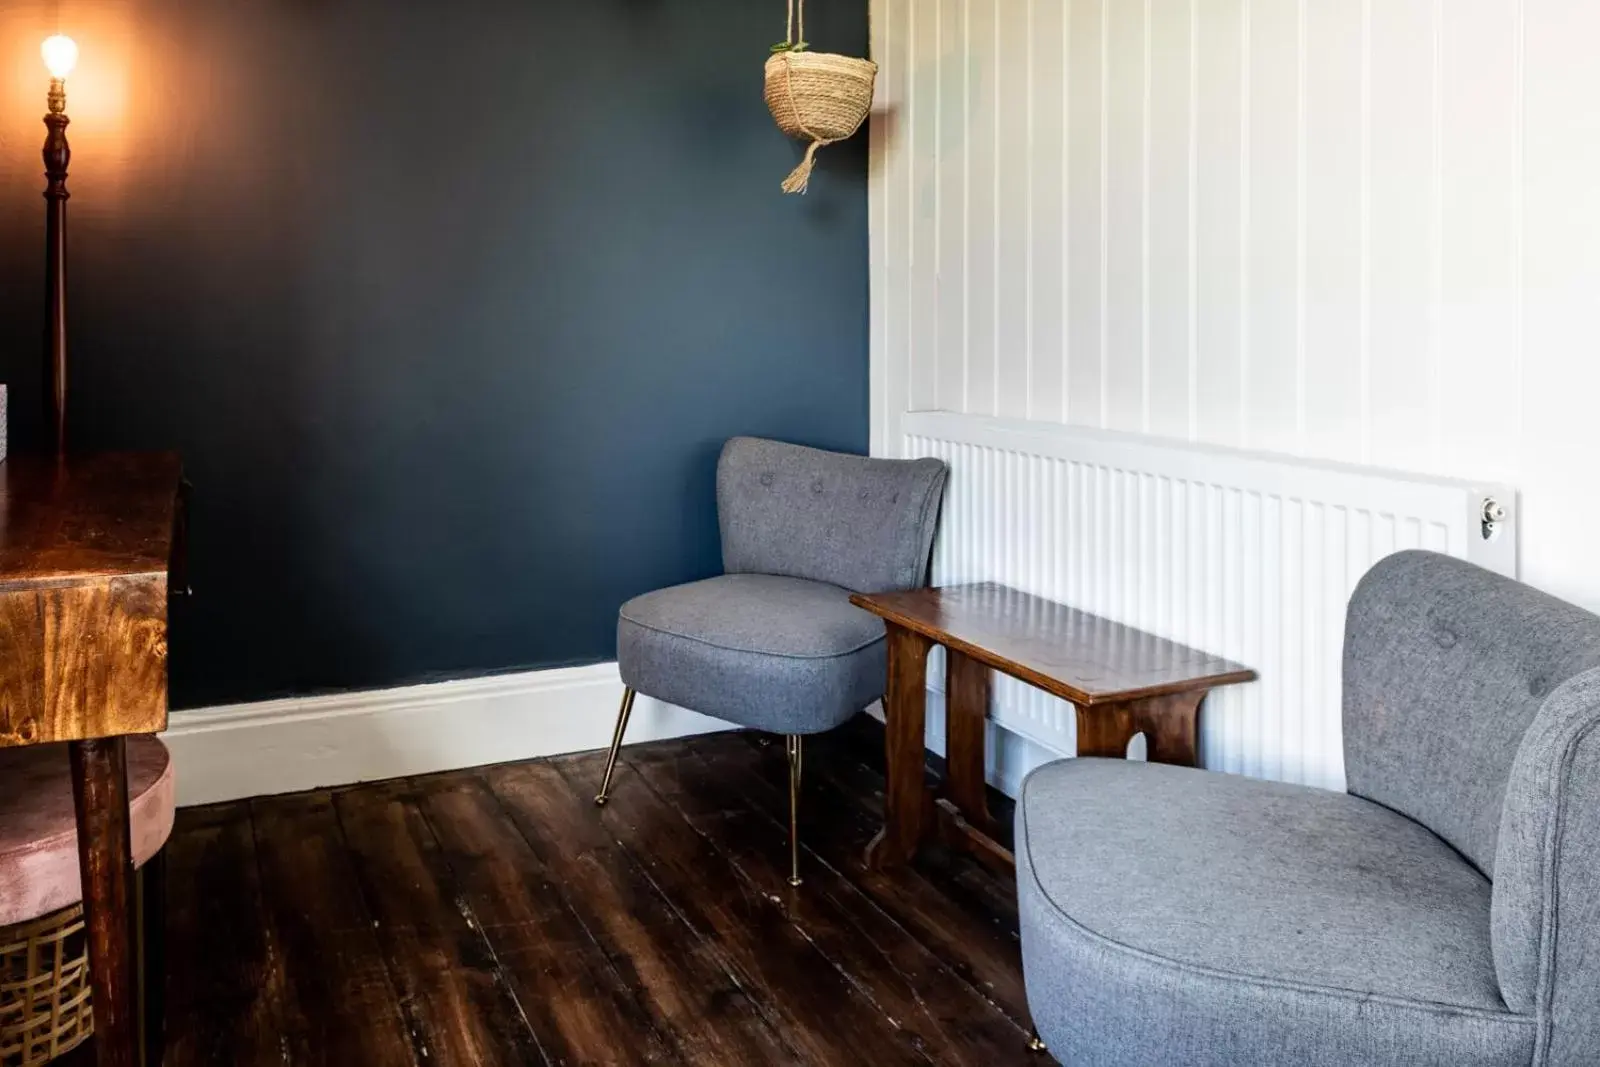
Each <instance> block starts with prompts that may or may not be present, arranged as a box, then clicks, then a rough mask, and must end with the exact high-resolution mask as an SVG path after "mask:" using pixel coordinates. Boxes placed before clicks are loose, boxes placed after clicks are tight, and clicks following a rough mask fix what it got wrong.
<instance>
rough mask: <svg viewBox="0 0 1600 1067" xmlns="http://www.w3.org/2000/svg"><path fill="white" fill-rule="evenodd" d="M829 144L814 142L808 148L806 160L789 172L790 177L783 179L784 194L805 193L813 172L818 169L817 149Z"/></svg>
mask: <svg viewBox="0 0 1600 1067" xmlns="http://www.w3.org/2000/svg"><path fill="white" fill-rule="evenodd" d="M827 143H828V142H827V141H812V142H811V144H810V145H808V146H807V147H806V155H805V158H804V159H802V160H801V161H800V165H799V166H798V167H796V168H794V170H791V171H790V172H789V176H788V177H787V178H785V179H783V191H784V192H786V193H801V194H803V193H805V191H806V186H808V185H810V184H811V172H812V171H813V170H814V169H816V166H817V149H819V148H821V147H823V146H824V145H826V144H827Z"/></svg>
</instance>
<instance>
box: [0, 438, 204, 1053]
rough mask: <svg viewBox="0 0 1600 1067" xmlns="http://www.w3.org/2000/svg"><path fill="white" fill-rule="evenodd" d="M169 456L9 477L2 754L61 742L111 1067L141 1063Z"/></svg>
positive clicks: (162, 675)
mask: <svg viewBox="0 0 1600 1067" xmlns="http://www.w3.org/2000/svg"><path fill="white" fill-rule="evenodd" d="M181 482H182V468H181V466H180V464H179V461H178V457H177V456H175V455H172V454H167V453H160V454H132V453H128V454H103V455H92V456H67V457H60V458H57V457H53V456H51V457H43V456H40V457H26V456H13V457H11V458H9V459H7V460H5V461H4V462H0V747H3V746H14V745H33V744H45V743H49V742H58V741H64V742H67V743H68V752H69V755H70V763H71V768H72V787H73V798H74V801H75V803H76V807H77V820H78V856H79V862H80V864H81V869H82V875H83V900H84V914H85V921H86V924H87V928H88V936H89V957H90V971H91V982H92V989H93V996H94V1017H95V1033H96V1038H95V1042H96V1052H97V1059H98V1062H99V1063H100V1064H101V1065H102V1067H107V1065H116V1067H133V1065H134V1064H137V1063H138V1062H139V1053H138V1044H137V1042H138V1024H137V1018H136V1014H135V1012H136V1007H135V983H134V958H133V951H132V946H131V939H130V925H129V912H130V906H131V901H132V899H133V862H132V855H131V849H130V842H129V831H128V782H127V756H126V749H125V738H126V737H127V735H129V734H153V733H157V732H159V731H161V730H163V729H165V728H166V725H167V596H168V591H169V583H173V584H174V585H176V586H177V587H178V588H182V587H183V586H182V578H181V575H180V576H179V577H178V578H177V579H176V581H174V574H175V571H178V572H181V566H182V555H183V545H182V528H183V515H182V507H181V501H180V486H181Z"/></svg>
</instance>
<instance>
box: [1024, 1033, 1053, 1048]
mask: <svg viewBox="0 0 1600 1067" xmlns="http://www.w3.org/2000/svg"><path fill="white" fill-rule="evenodd" d="M1028 1051H1029V1052H1049V1051H1050V1050H1049V1048H1048V1047H1046V1045H1045V1043H1044V1042H1043V1041H1041V1040H1039V1033H1038V1031H1034V1032H1033V1033H1031V1034H1029V1035H1028Z"/></svg>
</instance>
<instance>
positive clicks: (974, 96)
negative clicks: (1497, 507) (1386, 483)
mask: <svg viewBox="0 0 1600 1067" xmlns="http://www.w3.org/2000/svg"><path fill="white" fill-rule="evenodd" d="M875 3H876V8H877V10H878V11H879V12H880V13H886V14H888V15H889V22H890V24H891V26H893V25H897V24H898V23H900V22H906V21H909V20H908V19H907V18H906V16H905V14H904V9H905V8H906V7H907V5H908V4H911V3H912V0H875ZM915 6H917V14H916V18H917V19H923V18H924V17H925V16H926V17H932V16H933V13H934V12H935V10H936V9H937V11H938V12H939V14H940V18H941V26H942V27H943V29H941V30H940V34H941V36H940V37H939V41H940V48H941V50H942V51H941V63H942V69H943V70H944V71H945V74H944V75H941V77H940V78H939V84H938V86H937V87H936V88H935V89H933V90H929V91H928V93H927V94H926V95H924V84H925V83H924V82H921V81H913V82H911V83H909V84H908V86H907V91H908V92H909V93H910V95H911V97H912V99H910V100H908V101H907V103H908V104H909V106H910V107H911V109H912V110H913V111H915V110H916V109H917V108H923V107H929V108H934V109H937V110H938V112H939V115H940V116H941V120H940V121H937V122H931V123H929V129H931V130H936V132H937V142H938V145H937V149H936V150H935V148H934V147H932V146H931V144H930V143H929V142H928V141H927V140H925V139H924V137H923V134H922V133H920V132H917V133H916V135H915V136H914V137H913V136H910V135H907V136H885V137H883V138H880V139H879V140H877V141H876V142H875V145H876V146H877V147H876V151H878V152H879V153H881V155H882V156H883V157H884V164H885V165H880V166H878V167H877V168H875V170H874V181H875V182H877V183H879V184H880V185H881V192H882V195H883V197H884V201H885V203H884V207H883V210H882V211H881V212H877V213H875V214H874V216H873V225H874V226H877V225H878V222H879V219H880V218H881V219H882V220H883V222H884V225H885V227H886V230H887V232H886V233H885V234H884V235H883V237H882V239H877V235H875V239H874V243H873V250H874V256H875V257H877V258H878V259H880V260H881V261H880V262H876V263H875V269H876V270H877V271H879V272H880V273H881V276H882V277H883V279H884V283H883V289H884V291H885V292H886V293H888V294H889V296H890V301H889V303H888V305H887V316H888V318H889V319H890V320H891V321H890V322H888V323H887V324H886V325H885V328H884V329H882V330H881V331H879V333H878V334H876V335H875V337H881V338H884V340H882V341H881V342H877V344H878V345H879V346H878V347H875V349H874V357H873V358H874V361H875V366H882V367H884V368H886V370H885V377H886V381H885V384H884V386H883V391H884V393H885V395H886V398H895V397H898V398H899V400H900V401H904V402H903V403H902V402H896V401H895V400H894V399H888V402H886V403H885V405H883V406H882V407H881V408H875V412H876V414H877V417H878V418H879V419H880V420H893V422H894V428H893V430H892V431H891V432H875V434H874V441H875V442H877V444H876V446H875V447H876V448H877V449H878V450H879V451H881V452H883V453H885V454H895V453H898V452H899V451H900V450H902V449H903V447H904V435H903V434H901V433H899V432H898V426H899V421H900V415H901V413H902V412H904V411H907V410H915V409H916V408H918V407H935V406H936V407H937V408H940V409H945V410H949V411H953V412H958V413H965V414H971V415H995V414H999V415H1003V416H1007V417H1012V418H1020V419H1028V420H1033V421H1036V422H1043V423H1065V424H1067V425H1068V426H1072V427H1089V428H1107V429H1115V430H1127V431H1136V432H1141V433H1146V434H1150V435H1154V436H1157V437H1164V438H1174V439H1179V440H1188V441H1192V442H1194V443H1196V444H1200V445H1222V446H1232V447H1245V448H1251V449H1261V450H1268V451H1271V452H1276V453H1281V454H1285V455H1288V456H1299V457H1306V458H1310V459H1325V460H1333V461H1337V462H1343V463H1353V464H1362V465H1370V466H1374V467H1381V468H1388V469H1395V470H1404V471H1412V472H1416V473H1418V474H1422V475H1426V476H1437V477H1445V478H1459V479H1469V480H1485V481H1493V482H1500V483H1509V484H1511V485H1512V486H1514V487H1515V488H1516V489H1517V491H1518V493H1519V501H1518V504H1519V518H1520V537H1519V544H1520V546H1521V549H1520V550H1521V553H1522V556H1521V559H1520V561H1519V573H1520V575H1521V577H1523V578H1524V579H1525V580H1527V581H1529V582H1531V583H1532V584H1534V585H1537V586H1540V587H1542V588H1545V589H1548V590H1551V591H1552V592H1555V593H1557V594H1559V595H1562V596H1566V597H1568V598H1571V599H1573V600H1575V601H1577V602H1579V603H1581V604H1584V605H1586V606H1589V607H1591V608H1600V553H1597V552H1596V551H1595V549H1594V547H1593V545H1594V538H1593V531H1594V530H1595V529H1596V528H1600V495H1597V494H1595V493H1593V492H1592V491H1591V490H1590V488H1589V487H1590V486H1591V485H1592V484H1593V481H1594V471H1593V460H1594V455H1595V451H1594V445H1593V441H1592V436H1593V434H1592V423H1593V419H1592V416H1591V413H1590V412H1589V410H1588V408H1589V407H1590V406H1592V398H1593V397H1594V396H1595V395H1600V361H1597V360H1595V359H1594V358H1593V353H1594V352H1595V351H1600V318H1597V317H1596V316H1595V315H1594V314H1593V307H1594V299H1595V298H1594V294H1595V293H1596V292H1600V206H1597V205H1600V200H1597V199H1596V198H1595V197H1594V195H1593V190H1594V189H1595V188H1600V117H1597V116H1600V111H1597V110H1596V109H1595V108H1594V107H1592V104H1591V102H1592V101H1593V100H1594V99H1597V98H1600V67H1597V66H1596V65H1595V64H1594V63H1593V62H1592V59H1591V58H1590V57H1589V55H1588V48H1587V43H1588V42H1592V41H1593V40H1594V38H1595V37H1596V36H1597V35H1600V6H1597V5H1593V4H1579V3H1574V2H1573V0H1061V2H1060V3H1058V4H1057V3H1047V2H1046V0H1031V2H1030V0H962V2H961V4H960V5H955V4H953V3H950V2H949V0H939V2H938V3H929V4H927V5H915ZM957 6H959V7H960V9H961V10H960V25H961V27H962V30H961V32H952V31H951V23H952V19H951V14H952V12H953V9H954V8H956V7H957ZM897 12H898V14H897ZM916 36H917V40H918V41H921V40H923V39H924V37H925V35H924V34H920V33H919V34H917V35H916ZM1057 42H1059V48H1057V47H1056V44H1057ZM889 51H890V53H891V54H892V53H893V51H894V48H893V46H892V45H891V47H890V49H889ZM963 59H964V62H963ZM952 72H955V73H952ZM901 129H902V130H904V127H903V126H902V127H901ZM921 129H922V126H920V125H919V126H918V127H917V130H918V131H920V130H921ZM904 155H909V156H911V157H913V158H912V159H910V160H907V161H904V162H902V161H901V159H900V157H901V156H904ZM935 164H937V168H938V172H939V174H940V175H941V176H942V177H941V181H943V180H950V181H953V182H956V183H959V184H960V195H956V194H955V193H954V192H953V191H952V192H951V193H950V194H949V195H941V196H939V197H937V198H936V199H935V200H929V201H919V204H922V203H927V204H930V205H932V206H931V207H930V210H932V211H934V212H935V213H936V214H937V216H938V218H937V219H935V220H932V221H931V222H924V223H923V224H922V225H921V226H920V227H918V228H917V229H916V231H915V232H907V231H906V230H905V229H897V228H896V224H897V222H900V221H902V220H906V221H909V219H910V217H911V214H912V209H911V207H910V206H909V205H906V204H904V203H903V202H902V201H903V200H904V199H905V197H907V196H909V195H910V194H911V192H912V190H911V188H910V186H909V183H907V182H905V181H904V179H903V177H902V175H903V172H904V171H907V170H911V169H915V170H916V171H917V173H918V174H921V173H922V171H923V170H924V169H928V168H932V167H934V166H935ZM957 176H959V177H957ZM919 185H920V180H919ZM919 209H920V208H919ZM925 230H926V231H930V232H937V233H938V234H939V239H940V241H941V244H940V252H941V263H942V267H941V270H940V282H939V286H938V288H937V291H936V292H934V291H932V290H931V289H929V288H928V287H922V288H918V287H917V281H916V280H917V279H918V278H920V277H921V274H920V272H921V271H922V270H923V258H922V253H921V251H920V249H921V245H920V243H919V242H921V241H923V240H924V239H925V238H924V231H925ZM951 242H960V243H961V245H962V247H961V248H960V249H959V253H958V249H957V248H953V247H951ZM917 331H927V333H929V334H931V335H933V336H928V337H926V338H923V339H922V340H921V341H918V339H917V338H918V333H917ZM957 350H959V351H961V352H962V353H963V360H964V362H963V375H962V386H963V387H962V388H961V389H959V390H957V389H956V388H954V384H953V383H954V379H955V376H954V372H953V370H952V369H951V368H950V367H949V366H948V365H947V364H946V362H945V360H946V358H947V353H951V352H954V351H957ZM934 383H937V385H935V384H934ZM947 383H948V384H947ZM935 393H936V394H937V395H936V396H935V395H934V394H935ZM912 400H915V401H916V402H911V401H912ZM973 462H975V463H977V464H978V465H979V470H980V471H981V472H982V473H983V476H984V477H985V478H989V479H1001V480H1007V479H1010V480H1012V481H1015V484H1016V492H1017V493H1018V496H1017V497H1016V498H1015V499H1013V498H1012V497H1010V496H1005V497H1003V499H1004V500H1005V503H1004V505H1003V506H997V507H996V508H994V509H990V510H983V509H981V508H980V509H978V510H976V511H972V510H963V505H962V504H961V503H960V501H961V500H963V499H964V497H963V494H965V493H970V492H971V491H972V490H971V487H970V486H967V487H963V485H962V484H961V483H960V482H959V480H958V481H957V482H955V483H953V484H952V487H951V491H952V493H953V494H954V496H955V498H956V499H957V504H956V505H955V506H953V508H952V511H951V515H952V521H953V522H955V523H957V524H958V525H959V527H960V528H959V529H958V530H953V531H948V532H949V533H950V535H951V536H956V537H959V538H960V539H961V543H962V544H970V545H977V546H980V551H981V552H984V553H989V555H988V556H986V557H985V558H989V559H992V560H993V561H994V565H995V566H997V567H1011V566H1013V563H1010V562H1007V561H1015V560H1031V562H1028V563H1027V564H1026V565H1022V564H1016V566H1020V567H1021V570H1020V571H1017V572H1016V573H1019V574H1021V575H1022V576H1023V577H1024V578H1026V579H1027V580H1029V581H1034V580H1037V581H1038V582H1039V583H1040V586H1041V587H1042V588H1059V589H1065V590H1069V591H1070V593H1071V596H1072V598H1073V599H1074V601H1075V602H1076V603H1079V604H1082V605H1083V606H1085V607H1088V608H1091V609H1096V608H1107V607H1117V608H1118V609H1119V610H1121V608H1122V607H1126V608H1127V609H1128V610H1129V611H1131V612H1133V613H1135V614H1137V615H1138V617H1140V618H1146V619H1151V620H1156V621H1157V622H1158V623H1159V624H1160V625H1166V624H1167V621H1168V620H1170V621H1171V624H1172V625H1174V626H1176V627H1180V628H1181V629H1182V630H1183V632H1185V633H1188V634H1192V635H1198V636H1197V638H1196V639H1197V640H1198V641H1199V643H1202V644H1206V645H1207V646H1208V647H1213V648H1227V649H1230V650H1232V651H1233V652H1235V653H1236V654H1238V655H1240V656H1241V657H1242V658H1245V659H1249V660H1251V661H1252V662H1253V663H1255V665H1257V666H1259V667H1262V668H1263V680H1262V682H1261V683H1260V686H1259V688H1260V689H1261V690H1262V691H1263V693H1265V694H1266V695H1265V696H1263V697H1262V698H1261V702H1258V703H1251V702H1249V701H1239V702H1236V703H1233V704H1228V705H1225V706H1224V707H1223V708H1221V709H1219V712H1218V716H1217V718H1216V722H1215V724H1214V728H1213V730H1214V732H1212V733H1208V740H1207V745H1208V751H1209V752H1211V753H1213V754H1216V753H1222V752H1229V753H1238V754H1239V755H1238V756H1237V759H1238V760H1239V761H1241V763H1240V764H1239V765H1241V766H1242V765H1246V764H1248V765H1249V766H1250V767H1252V768H1254V769H1256V770H1257V771H1258V772H1259V773H1266V774H1272V775H1276V776H1283V777H1289V778H1297V777H1315V773H1314V768H1315V767H1316V766H1318V765H1320V764H1319V763H1318V761H1320V760H1323V759H1325V755H1326V752H1327V751H1330V750H1332V749H1334V748H1336V747H1337V745H1338V743H1339V738H1338V730H1337V723H1336V722H1333V723H1330V722H1328V721H1325V720H1320V719H1319V720H1315V721H1313V720H1305V721H1296V720H1292V719H1283V720H1280V719H1277V718H1275V717H1274V716H1273V715H1271V714H1269V713H1266V712H1265V711H1263V709H1264V708H1269V707H1273V706H1278V705H1279V704H1282V703H1284V702H1289V701H1292V700H1294V699H1298V698H1308V697H1309V696H1315V697H1316V698H1317V699H1319V700H1321V701H1323V702H1329V701H1336V699H1337V691H1338V684H1339V678H1338V664H1337V662H1336V661H1331V660H1329V658H1328V655H1327V650H1328V648H1329V647H1330V644H1329V642H1330V632H1329V629H1330V627H1332V626H1333V625H1335V622H1336V620H1335V619H1334V618H1333V617H1331V616H1329V617H1323V616H1317V615H1311V616H1307V615H1303V614H1301V613H1299V612H1297V611H1296V610H1295V605H1296V604H1297V603H1301V602H1303V601H1304V599H1305V598H1306V597H1308V596H1313V595H1315V596H1317V597H1320V598H1323V599H1330V598H1337V597H1339V596H1342V595H1343V594H1344V592H1345V590H1346V588H1347V580H1348V579H1349V577H1350V572H1352V571H1353V570H1356V569H1358V568H1360V567H1361V566H1364V565H1365V563H1366V562H1367V561H1368V560H1370V559H1371V558H1374V553H1378V552H1381V551H1382V550H1383V547H1384V546H1385V545H1388V544H1396V543H1403V542H1404V541H1405V539H1406V537H1408V536H1409V535H1408V534H1407V533H1406V531H1405V530H1403V529H1396V528H1394V527H1393V526H1392V524H1390V523H1388V522H1387V520H1384V519H1383V518H1382V517H1381V516H1371V515H1362V514H1355V513H1351V514H1348V515H1343V516H1341V515H1337V514H1334V513H1332V512H1330V510H1329V507H1330V505H1329V504H1328V503H1327V502H1319V501H1316V500H1305V499H1297V498H1294V497H1293V496H1292V495H1291V496H1289V497H1285V498H1283V499H1269V498H1261V497H1251V496H1249V495H1248V494H1240V493H1234V492H1229V491H1223V490H1219V491H1215V492H1213V491H1209V490H1202V489H1200V488H1198V487H1195V486H1186V485H1162V484H1158V483H1156V482H1153V481H1150V480H1142V479H1139V478H1133V477H1116V476H1113V475H1111V474H1110V473H1108V472H1105V471H1102V470H1097V469H1093V468H1084V469H1081V470H1079V469H1075V468H1070V467H1069V468H1064V469H1063V468H1056V469H1050V468H1043V467H1041V468H1038V469H1035V468H1032V467H1029V466H1028V465H1027V464H1026V463H1023V464H1020V465H1016V466H1012V467H1006V466H1004V465H1003V464H1001V463H1000V461H999V460H998V459H997V458H996V457H994V456H992V455H988V454H975V455H974V457H973ZM1007 484H1010V482H1009V481H1008V482H1007ZM997 499H1000V498H997ZM1144 522H1156V523H1157V524H1158V525H1159V526H1160V527H1164V528H1181V529H1183V530H1185V531H1186V537H1184V538H1175V539H1173V540H1171V541H1170V542H1164V543H1159V544H1156V545H1155V547H1154V548H1152V547H1151V544H1150V543H1148V541H1147V538H1148V536H1149V534H1148V532H1145V531H1142V530H1141V529H1140V528H1139V527H1138V525H1137V524H1139V523H1144ZM1030 523H1042V525H1041V526H1038V527H1037V528H1035V527H1033V526H1030V525H1028V524H1030ZM1019 524H1020V525H1019ZM1052 539H1054V540H1052ZM1234 543H1239V544H1244V545H1248V546H1251V548H1250V551H1252V552H1261V553H1264V554H1267V555H1271V554H1272V553H1280V554H1282V555H1281V558H1279V560H1278V564H1279V565H1277V566H1273V567H1268V568H1266V569H1264V570H1259V571H1239V570H1237V569H1236V565H1235V564H1234V563H1230V562H1228V561H1227V559H1223V561H1222V562H1220V563H1218V564H1217V567H1216V569H1215V570H1214V571H1207V570H1205V569H1204V564H1203V561H1204V560H1206V559H1208V558H1212V557H1211V556H1210V555H1209V554H1210V553H1213V552H1215V551H1216V546H1217V545H1219V544H1234ZM1041 544H1042V545H1044V547H1045V549H1046V551H1045V554H1044V555H1043V556H1039V557H1037V558H1034V557H1033V556H1030V555H1029V553H1032V552H1035V551H1037V550H1038V549H1039V546H1040V545H1041ZM1067 545H1070V546H1071V550H1070V551H1068V550H1067V549H1066V548H1064V547H1063V546H1067ZM1052 546H1054V547H1053V548H1052ZM941 551H947V549H943V548H942V549H941ZM1052 551H1055V552H1056V553H1057V554H1056V555H1052V554H1051V552H1052ZM1061 553H1065V554H1061ZM1241 558H1243V557H1241ZM950 565H951V566H952V567H953V568H954V570H953V571H952V573H955V572H959V571H961V569H962V567H963V566H966V565H967V564H963V563H961V561H959V560H956V561H951V562H950ZM1197 568H1198V570H1197ZM1008 573H1009V572H1008ZM1179 588H1185V589H1188V590H1190V594H1189V595H1187V596H1185V597H1177V596H1176V595H1175V594H1174V592H1173V590H1175V589H1179ZM1123 597H1128V598H1131V599H1130V601H1129V602H1128V604H1127V605H1123V603H1122V601H1121V600H1120V599H1119V598H1123ZM1263 633H1280V634H1281V636H1282V639H1281V640H1274V641H1272V642H1269V643H1267V644H1263V645H1261V646H1259V647H1258V646H1254V645H1252V644H1251V642H1252V641H1254V640H1257V639H1258V638H1257V637H1256V636H1253V635H1260V634H1263ZM1291 679H1292V680H1293V681H1292V682H1291V681H1290V680H1291ZM1275 687H1277V688H1275ZM1252 746H1255V747H1254V748H1252ZM1229 758H1230V759H1233V758H1235V757H1232V756H1230V757H1229Z"/></svg>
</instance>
